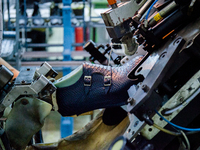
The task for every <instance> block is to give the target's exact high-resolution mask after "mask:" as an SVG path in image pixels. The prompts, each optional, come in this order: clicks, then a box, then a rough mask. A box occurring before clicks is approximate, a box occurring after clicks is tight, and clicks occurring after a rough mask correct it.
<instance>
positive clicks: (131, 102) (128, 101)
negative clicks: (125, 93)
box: [127, 97, 134, 105]
mask: <svg viewBox="0 0 200 150" xmlns="http://www.w3.org/2000/svg"><path fill="white" fill-rule="evenodd" d="M127 103H129V104H131V105H133V103H134V99H133V98H132V97H129V98H128V100H127Z"/></svg>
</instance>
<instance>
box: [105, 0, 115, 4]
mask: <svg viewBox="0 0 200 150" xmlns="http://www.w3.org/2000/svg"><path fill="white" fill-rule="evenodd" d="M107 1H108V4H109V5H113V4H115V3H117V1H116V0H107Z"/></svg>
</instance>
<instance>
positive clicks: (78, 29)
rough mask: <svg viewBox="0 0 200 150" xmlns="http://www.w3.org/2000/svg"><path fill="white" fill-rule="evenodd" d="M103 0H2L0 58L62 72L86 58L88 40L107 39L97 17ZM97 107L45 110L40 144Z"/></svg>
mask: <svg viewBox="0 0 200 150" xmlns="http://www.w3.org/2000/svg"><path fill="white" fill-rule="evenodd" d="M107 9H108V4H107V1H106V0H87V1H85V0H83V1H79V0H52V1H51V0H19V1H17V0H2V12H3V13H2V14H3V16H2V17H3V41H2V54H1V57H2V58H3V59H5V60H6V61H7V62H9V63H10V64H11V65H12V66H13V67H15V68H17V69H18V70H20V68H22V67H23V66H40V65H41V64H42V63H43V62H44V61H47V62H48V63H49V64H50V65H51V66H52V67H53V68H54V69H55V70H56V71H57V72H58V73H59V75H58V77H57V78H59V77H62V76H63V75H66V74H68V73H69V72H70V71H72V70H73V69H75V68H76V67H77V66H79V65H81V64H82V62H83V61H89V57H90V54H89V53H88V52H86V51H85V50H83V46H84V44H85V43H86V42H87V41H88V40H90V39H91V40H93V41H94V42H95V43H96V44H97V45H98V44H107V43H110V39H109V36H108V34H107V31H106V29H105V26H104V23H103V20H102V18H101V16H100V14H101V13H102V12H105V11H106V10H107ZM99 111H100V110H95V111H93V112H90V113H89V114H88V115H83V116H78V117H61V116H60V114H59V113H58V112H55V111H54V112H51V114H50V115H49V117H48V118H47V119H46V122H45V125H44V127H43V128H42V134H43V138H44V142H55V141H57V140H58V139H60V138H62V137H65V136H68V135H70V134H72V133H73V132H75V131H77V130H79V129H81V128H82V127H83V126H84V125H86V124H87V123H88V122H89V121H90V120H91V119H92V118H94V117H95V115H96V114H97V113H98V112H99Z"/></svg>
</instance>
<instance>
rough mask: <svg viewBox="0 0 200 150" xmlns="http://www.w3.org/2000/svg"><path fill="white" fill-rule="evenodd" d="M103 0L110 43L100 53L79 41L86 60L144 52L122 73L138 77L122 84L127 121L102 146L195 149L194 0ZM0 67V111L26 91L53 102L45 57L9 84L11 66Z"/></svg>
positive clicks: (199, 29)
mask: <svg viewBox="0 0 200 150" xmlns="http://www.w3.org/2000/svg"><path fill="white" fill-rule="evenodd" d="M109 4H110V5H111V8H110V9H109V10H108V11H106V12H104V13H102V14H101V15H102V18H103V20H104V22H105V25H106V29H107V31H108V33H109V35H110V38H111V39H112V43H111V44H110V46H107V47H106V48H105V53H103V54H101V53H100V52H98V47H95V46H94V44H93V43H92V42H91V43H89V44H87V46H88V45H90V49H88V47H87V46H86V47H85V49H87V50H88V51H89V52H90V54H91V61H94V60H98V61H99V62H100V63H101V64H103V65H105V64H107V58H106V57H105V56H104V55H105V54H106V53H109V54H110V55H111V54H112V55H111V56H112V57H113V61H114V63H115V64H118V65H119V64H121V65H123V64H125V63H127V62H128V61H129V60H131V59H132V58H135V57H137V56H139V55H143V56H144V57H143V59H142V60H141V61H140V63H139V64H138V65H137V66H136V67H135V68H133V70H132V71H131V72H130V73H129V74H127V76H128V77H129V78H130V79H132V80H134V79H138V80H139V81H140V82H139V84H137V85H133V86H132V87H131V88H130V89H129V90H128V93H129V98H128V99H127V105H126V106H123V108H124V109H125V110H126V111H127V112H128V116H129V120H130V125H129V127H128V128H127V129H126V132H125V133H124V135H123V137H119V138H118V139H116V140H115V141H114V142H113V143H112V144H111V146H110V150H114V148H115V147H117V148H118V149H136V150H137V149H138V150H139V149H141V150H154V149H155V150H161V149H198V148H199V146H200V142H199V140H200V139H199V131H200V128H199V127H200V126H199V115H200V109H199V105H200V102H199V98H200V94H199V93H200V89H199V87H200V71H199V69H200V67H199V64H200V59H199V57H200V50H199V48H200V46H199V41H200V39H199V38H200V36H199V33H200V15H199V14H200V9H199V6H200V1H199V0H185V1H181V0H175V1H173V0H158V1H157V0H156V1H154V0H148V1H146V0H131V1H122V2H121V3H117V2H116V1H109ZM119 55H120V56H119ZM27 73H28V78H27V79H24V76H25V75H26V76H27ZM1 74H2V75H4V76H3V77H6V79H5V80H4V79H2V77H1V82H0V83H1V84H0V85H1V89H2V94H1V100H2V102H1V105H0V106H1V107H0V109H1V112H3V111H4V109H5V108H6V107H8V106H9V105H10V104H12V103H13V102H14V101H16V100H17V99H19V98H20V97H22V96H29V95H34V96H35V97H37V98H40V99H42V100H45V101H47V102H48V103H50V104H53V102H52V99H51V97H52V94H53V93H54V91H55V90H56V88H55V86H54V85H53V84H52V82H51V81H49V80H48V79H47V78H46V77H45V76H48V75H50V76H52V77H53V78H54V77H55V75H56V73H55V71H53V70H52V68H51V67H50V66H49V65H48V64H47V63H44V64H43V66H41V68H40V69H33V70H32V68H26V69H25V70H22V71H21V73H20V75H19V76H18V77H17V79H16V81H15V82H14V84H11V83H10V82H9V81H10V80H11V77H12V73H11V72H9V70H7V69H6V68H5V67H3V66H2V69H1ZM21 87H22V88H21ZM38 87H39V88H38ZM22 89H23V90H22ZM118 144H119V145H118Z"/></svg>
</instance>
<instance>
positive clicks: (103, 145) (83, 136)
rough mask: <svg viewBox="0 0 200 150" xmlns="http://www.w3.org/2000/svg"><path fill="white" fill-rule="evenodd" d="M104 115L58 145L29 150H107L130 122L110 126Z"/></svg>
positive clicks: (126, 119)
mask: <svg viewBox="0 0 200 150" xmlns="http://www.w3.org/2000/svg"><path fill="white" fill-rule="evenodd" d="M102 115H103V112H101V113H100V114H98V115H97V117H96V118H95V119H94V120H92V121H91V122H89V123H88V124H87V125H86V126H85V127H84V128H82V129H81V130H79V131H78V132H76V133H74V134H73V135H71V136H68V137H66V138H64V139H61V140H60V141H59V142H58V143H54V144H52V143H51V144H50V145H48V144H46V146H45V144H41V145H40V144H38V145H34V146H30V147H28V148H27V150H45V149H49V150H86V149H88V150H106V149H108V148H109V146H110V144H111V143H112V142H113V141H114V139H115V138H117V137H118V136H120V135H122V134H123V133H124V132H125V130H126V129H127V127H128V125H129V123H130V122H129V119H128V117H126V118H125V119H124V120H123V121H121V122H120V123H119V124H118V125H113V126H108V125H105V124H104V123H103V121H102ZM53 145H54V146H53Z"/></svg>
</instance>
